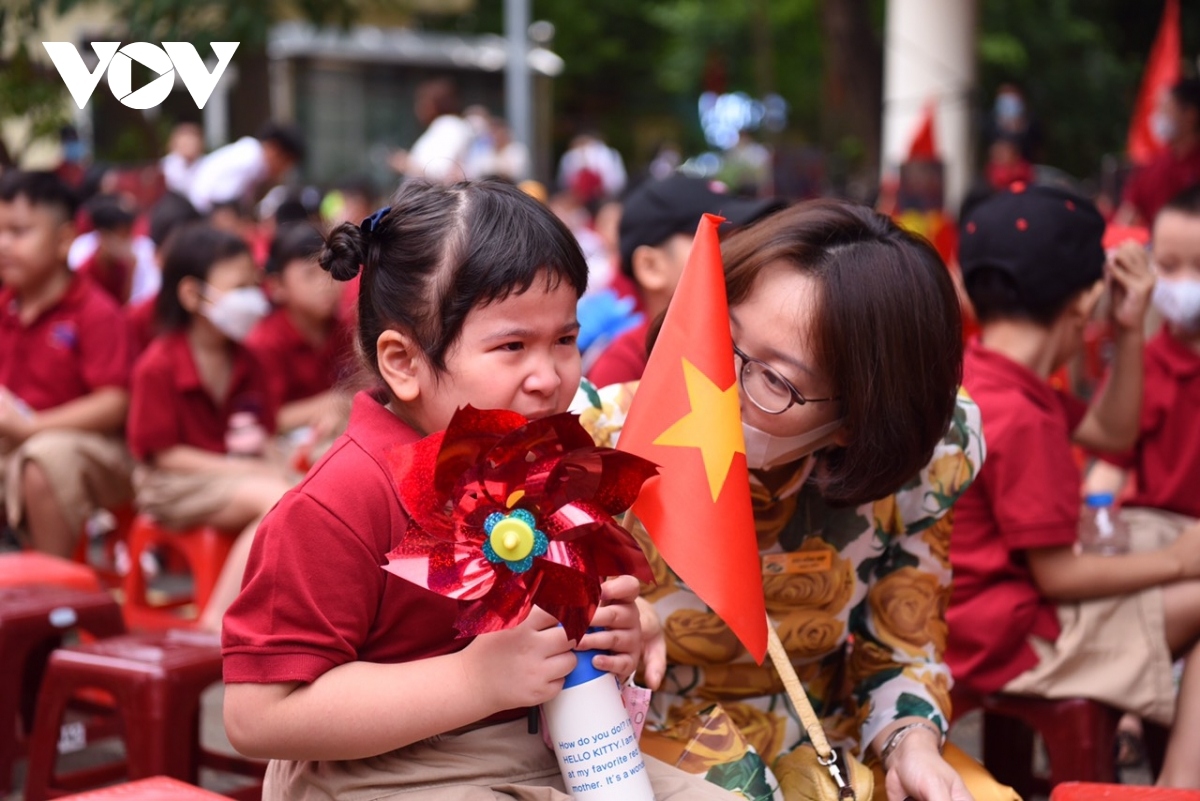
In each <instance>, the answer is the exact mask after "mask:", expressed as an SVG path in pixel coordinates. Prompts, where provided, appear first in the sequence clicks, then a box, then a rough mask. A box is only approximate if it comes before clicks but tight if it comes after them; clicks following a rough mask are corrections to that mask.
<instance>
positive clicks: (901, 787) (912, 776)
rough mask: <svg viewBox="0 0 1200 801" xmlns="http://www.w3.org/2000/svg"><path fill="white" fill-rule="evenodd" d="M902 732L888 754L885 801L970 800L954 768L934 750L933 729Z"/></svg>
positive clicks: (936, 743)
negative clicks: (906, 800)
mask: <svg viewBox="0 0 1200 801" xmlns="http://www.w3.org/2000/svg"><path fill="white" fill-rule="evenodd" d="M906 734H907V735H908V736H906V737H905V738H904V740H903V741H901V743H900V744H899V745H898V746H896V750H895V751H893V752H892V754H891V755H890V756H889V757H888V766H887V797H888V801H904V800H905V799H906V798H913V799H915V801H974V800H973V799H972V798H971V794H970V793H968V792H967V787H966V785H964V784H963V780H962V777H961V776H959V775H958V771H956V770H955V769H954V768H952V767H950V763H948V762H947V761H946V760H944V759H942V755H941V754H940V753H938V738H937V736H936V735H934V734H933V732H930V731H925V730H920V731H913V732H906Z"/></svg>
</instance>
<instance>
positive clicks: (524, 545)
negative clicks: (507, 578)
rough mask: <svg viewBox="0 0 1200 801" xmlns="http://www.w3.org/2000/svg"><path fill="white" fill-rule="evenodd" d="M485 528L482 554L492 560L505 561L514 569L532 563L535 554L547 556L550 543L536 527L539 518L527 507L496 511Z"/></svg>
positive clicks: (495, 561)
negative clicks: (504, 511) (507, 511)
mask: <svg viewBox="0 0 1200 801" xmlns="http://www.w3.org/2000/svg"><path fill="white" fill-rule="evenodd" d="M483 530H484V531H485V532H487V535H488V536H487V539H485V540H484V541H483V555H484V556H485V557H487V560H488V561H489V562H491V563H492V564H500V563H501V562H503V563H504V564H506V565H507V566H508V568H509V569H510V570H512V571H513V572H514V573H524V572H525V571H526V570H528V569H529V568H531V567H533V559H534V557H536V556H544V555H545V554H546V549H547V548H548V547H549V541H548V540H547V539H546V535H545V534H543V533H542V532H541V531H539V530H538V528H537V519H536V518H534V516H533V514H532V513H530V512H529V511H527V510H525V509H514V510H513V511H512V512H509V513H508V514H502V513H500V512H493V513H492V514H490V515H488V517H487V520H485V521H484V522H483Z"/></svg>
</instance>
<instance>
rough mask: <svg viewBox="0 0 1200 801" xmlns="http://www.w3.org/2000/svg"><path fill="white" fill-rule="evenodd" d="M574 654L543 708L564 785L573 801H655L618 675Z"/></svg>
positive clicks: (581, 653)
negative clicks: (573, 661) (560, 685)
mask: <svg viewBox="0 0 1200 801" xmlns="http://www.w3.org/2000/svg"><path fill="white" fill-rule="evenodd" d="M600 653H603V652H602V651H576V653H575V656H576V658H577V660H578V661H577V662H576V664H575V669H574V670H572V671H571V672H570V673H569V674H567V678H566V680H565V681H564V682H563V689H562V692H560V693H559V694H558V695H557V696H556V697H555V698H554V699H552V700H550V701H547V702H546V703H544V704H542V711H543V712H544V713H545V715H546V728H547V729H548V731H549V734H550V740H551V742H553V743H554V755H555V756H556V757H557V758H558V768H559V770H561V771H562V776H563V784H564V785H565V786H566V788H567V792H568V793H570V794H571V796H572V797H573V798H574V799H575V801H654V790H653V789H652V788H651V787H650V777H649V776H648V775H646V762H645V760H644V759H643V758H642V752H641V749H640V748H638V740H637V734H636V733H635V732H634V730H633V724H632V723H631V722H630V720H629V713H628V712H627V711H625V705H624V704H623V703H622V702H621V687H620V685H619V684H618V682H617V677H616V676H614V675H612V674H611V673H606V672H604V671H602V670H598V669H597V668H595V667H594V666H593V665H592V657H594V656H596V655H597V654H600Z"/></svg>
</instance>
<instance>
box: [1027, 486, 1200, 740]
mask: <svg viewBox="0 0 1200 801" xmlns="http://www.w3.org/2000/svg"><path fill="white" fill-rule="evenodd" d="M1121 519H1122V520H1123V521H1124V522H1125V523H1126V524H1127V525H1128V526H1129V529H1130V545H1131V549H1132V550H1133V551H1135V552H1143V551H1152V550H1157V549H1159V548H1163V547H1165V546H1166V545H1168V544H1170V543H1171V542H1172V541H1173V540H1174V539H1175V538H1176V537H1178V536H1179V532H1180V531H1182V530H1183V527H1184V526H1185V525H1186V524H1187V523H1189V522H1191V521H1190V519H1189V518H1185V517H1182V516H1180V515H1174V514H1171V513H1169V512H1159V511H1156V510H1152V509H1127V510H1123V511H1122V513H1121ZM1058 622H1059V625H1060V626H1061V628H1062V632H1061V633H1060V634H1059V636H1058V639H1057V640H1055V641H1054V642H1047V641H1046V640H1043V639H1041V638H1039V637H1031V638H1030V645H1031V646H1032V647H1033V650H1034V652H1035V653H1037V656H1038V664H1037V666H1036V667H1034V668H1032V669H1031V670H1028V671H1026V672H1025V673H1022V674H1021V675H1020V676H1017V677H1016V678H1015V679H1013V680H1012V681H1010V682H1009V683H1008V684H1006V685H1005V687H1004V691H1005V692H1007V693H1015V694H1019V695H1036V696H1041V697H1043V698H1093V699H1095V700H1097V701H1101V702H1103V703H1105V704H1108V705H1109V706H1112V707H1114V708H1116V709H1122V710H1125V711H1126V712H1133V713H1136V714H1138V715H1140V716H1141V717H1143V718H1146V719H1147V720H1150V721H1153V722H1155V723H1160V724H1162V725H1166V726H1169V725H1170V724H1171V722H1172V721H1173V720H1174V718H1175V695H1176V690H1175V677H1174V674H1173V672H1172V659H1171V653H1170V649H1169V648H1168V647H1167V638H1166V626H1165V623H1164V619H1163V600H1162V589H1161V588H1160V587H1151V588H1150V589H1147V590H1142V591H1141V592H1137V593H1132V594H1130V595H1121V596H1116V597H1113V598H1098V599H1095V600H1091V601H1080V602H1075V603H1063V604H1059V605H1058Z"/></svg>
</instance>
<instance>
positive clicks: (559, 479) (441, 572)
mask: <svg viewBox="0 0 1200 801" xmlns="http://www.w3.org/2000/svg"><path fill="white" fill-rule="evenodd" d="M392 465H393V467H394V468H395V476H396V480H397V482H398V484H399V489H400V500H401V503H402V504H403V506H404V508H405V510H406V511H407V512H408V513H409V516H410V526H409V530H408V532H407V533H406V534H405V537H404V541H403V542H402V543H401V544H400V545H399V546H398V547H396V548H395V549H394V550H392V552H391V553H389V554H388V559H389V563H388V565H387V566H386V569H387V570H389V571H390V572H392V573H394V574H395V575H397V576H400V577H401V578H404V579H407V580H408V581H411V582H413V583H415V584H418V585H419V586H422V587H426V588H428V589H430V590H433V591H434V592H438V593H440V594H442V595H445V596H446V597H449V598H455V599H457V600H459V601H461V602H463V603H462V607H461V611H460V613H459V616H458V619H457V620H456V622H455V628H456V629H457V631H458V633H459V634H460V635H461V636H472V635H476V634H484V633H487V632H491V631H499V630H501V629H505V628H509V627H511V626H515V625H516V624H518V623H520V622H521V621H522V620H524V619H525V617H526V616H527V615H528V614H529V610H530V608H531V607H532V605H533V604H537V605H538V606H540V607H542V608H543V609H545V610H546V611H547V612H549V613H551V614H552V615H554V616H555V617H556V618H557V619H558V620H559V622H561V623H562V624H563V625H564V627H566V629H567V633H568V636H570V637H571V638H573V639H578V638H579V637H582V636H583V634H584V631H585V630H586V627H587V625H588V623H589V622H590V621H591V618H592V615H593V614H594V613H595V611H596V606H597V605H598V603H599V600H600V583H601V581H602V579H604V578H605V577H608V576H615V575H619V574H624V573H628V574H631V575H635V576H637V577H638V578H640V579H642V580H643V581H648V580H649V579H650V569H649V566H648V565H647V563H646V558H645V556H644V555H643V554H642V551H641V549H640V548H639V547H638V545H637V542H636V541H635V540H634V539H633V537H632V536H631V535H630V534H629V533H628V532H626V531H625V530H624V529H622V528H621V527H620V526H619V525H617V523H616V521H614V520H613V517H612V516H613V515H614V514H618V513H620V512H622V511H624V510H625V509H626V508H628V507H629V506H630V505H632V503H633V501H634V500H635V499H636V498H637V495H638V493H639V492H640V491H641V485H642V483H643V482H645V480H646V479H647V478H649V477H650V476H651V475H654V473H655V472H656V471H657V468H656V467H655V466H654V465H653V464H651V463H650V462H647V461H645V460H643V459H640V458H638V457H636V456H631V455H629V454H625V453H618V452H616V451H614V450H612V449H608V448H597V447H595V445H594V444H593V442H592V439H591V437H590V435H588V433H587V431H585V430H584V428H583V427H582V426H581V425H579V420H578V418H577V417H576V416H574V415H570V414H560V415H553V416H551V417H547V418H543V419H541V420H535V421H533V422H527V421H525V419H524V418H522V417H521V416H520V415H517V414H515V413H513V412H504V411H480V410H478V409H473V408H471V407H469V406H468V407H467V408H465V409H461V410H459V411H458V412H457V413H456V414H455V416H454V418H453V419H452V420H451V422H450V425H449V427H448V428H447V429H446V431H445V433H444V434H442V435H434V436H431V437H426V438H425V439H423V440H421V441H420V442H418V443H416V444H415V445H412V446H409V447H408V448H406V449H399V450H398V451H397V453H395V454H393V456H392ZM493 515H498V516H499V517H491V516H493ZM523 515H524V516H525V517H524V518H522V516H523ZM529 515H531V516H529ZM489 517H491V519H492V520H499V519H501V518H509V517H516V518H518V519H523V520H524V521H526V522H525V523H524V524H527V525H530V526H531V527H533V528H535V529H536V531H535V532H534V533H535V534H536V537H534V538H533V540H532V541H533V542H534V543H537V542H539V541H540V542H541V543H542V544H541V545H535V547H534V548H533V550H527V551H526V552H524V553H522V552H517V553H516V554H515V555H513V556H509V557H507V559H511V560H514V561H506V558H505V557H502V556H501V555H500V553H503V549H502V548H501V546H500V545H499V543H498V542H492V541H491V540H490V536H491V535H490V532H491V530H492V529H491V526H493V525H496V524H495V523H493V522H488V521H489ZM509 525H511V524H509ZM510 531H511V529H510ZM527 531H528V530H527ZM526 536H528V534H527V535H526ZM529 541H530V540H526V542H529ZM508 547H513V546H511V545H510V546H508Z"/></svg>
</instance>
